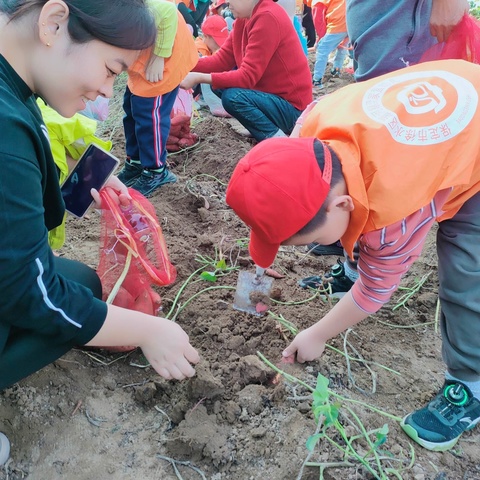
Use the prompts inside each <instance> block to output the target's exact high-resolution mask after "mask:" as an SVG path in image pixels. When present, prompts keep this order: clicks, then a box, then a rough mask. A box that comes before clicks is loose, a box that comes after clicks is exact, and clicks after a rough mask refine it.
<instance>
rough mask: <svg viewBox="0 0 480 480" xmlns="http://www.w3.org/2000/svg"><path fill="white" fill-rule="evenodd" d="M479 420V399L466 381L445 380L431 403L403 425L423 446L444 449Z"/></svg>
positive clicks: (403, 421) (406, 419) (449, 446)
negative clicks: (465, 383)
mask: <svg viewBox="0 0 480 480" xmlns="http://www.w3.org/2000/svg"><path fill="white" fill-rule="evenodd" d="M478 422H480V402H479V401H478V400H477V399H476V398H475V397H474V396H473V394H472V392H471V391H470V389H469V388H468V387H467V386H465V385H463V383H460V382H455V381H451V380H446V381H445V384H444V385H443V387H442V390H441V391H440V392H439V393H438V394H437V395H436V396H435V398H434V399H433V400H432V401H431V402H430V403H429V404H428V405H426V406H425V407H423V408H422V409H420V410H417V411H416V412H413V413H411V414H409V415H407V416H406V417H405V418H404V419H403V420H402V421H401V423H400V425H401V427H402V428H403V430H404V431H405V433H406V434H407V435H408V436H409V437H410V438H412V439H413V440H415V441H416V442H417V443H419V444H420V445H421V446H422V447H425V448H427V449H428V450H433V451H435V452H444V451H445V450H449V449H450V448H452V447H453V446H454V445H455V444H456V443H457V441H458V439H459V438H460V435H461V434H462V433H463V432H465V431H466V430H470V429H472V428H473V427H474V426H475V425H477V423H478Z"/></svg>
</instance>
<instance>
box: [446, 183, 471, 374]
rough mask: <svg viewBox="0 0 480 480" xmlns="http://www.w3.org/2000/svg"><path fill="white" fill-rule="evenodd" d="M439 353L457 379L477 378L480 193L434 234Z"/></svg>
mask: <svg viewBox="0 0 480 480" xmlns="http://www.w3.org/2000/svg"><path fill="white" fill-rule="evenodd" d="M437 253H438V277H439V289H438V294H439V297H440V303H441V307H442V311H441V318H440V326H441V331H442V340H443V344H442V354H443V360H444V361H445V363H446V365H447V368H448V371H449V373H450V374H451V375H453V376H455V377H457V378H458V379H460V380H465V381H476V380H480V193H477V194H476V195H475V196H474V197H472V198H471V199H470V200H469V201H468V202H466V203H465V204H464V205H463V207H462V208H461V209H460V211H459V212H458V213H457V214H456V215H455V216H454V217H453V218H452V219H450V220H447V221H445V222H441V223H440V224H439V230H438V234H437Z"/></svg>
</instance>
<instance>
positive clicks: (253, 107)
mask: <svg viewBox="0 0 480 480" xmlns="http://www.w3.org/2000/svg"><path fill="white" fill-rule="evenodd" d="M213 92H214V93H215V94H216V95H217V96H219V97H220V98H221V99H222V105H223V108H224V109H225V110H226V111H227V112H228V113H229V114H230V115H231V116H232V117H234V118H236V119H237V120H238V121H239V122H240V123H241V124H242V125H243V126H244V127H245V128H246V129H247V130H248V131H249V132H250V133H251V134H252V136H253V138H255V140H258V141H259V142H260V141H262V140H265V139H266V138H270V137H273V136H274V135H275V134H276V133H277V132H278V130H282V131H283V132H284V133H285V134H286V135H290V133H291V132H292V130H293V127H294V126H295V122H296V121H297V119H298V117H299V116H300V114H301V113H302V112H301V110H297V109H296V108H295V107H294V106H293V105H292V104H291V103H289V102H287V101H286V100H285V99H283V98H281V97H279V96H278V95H274V94H273V93H265V92H259V91H258V90H247V89H245V88H226V89H224V90H214V91H213Z"/></svg>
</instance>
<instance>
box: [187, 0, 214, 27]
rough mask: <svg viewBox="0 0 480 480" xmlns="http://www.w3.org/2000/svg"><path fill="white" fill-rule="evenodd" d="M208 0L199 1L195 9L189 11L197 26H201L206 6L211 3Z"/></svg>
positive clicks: (206, 9) (206, 10)
mask: <svg viewBox="0 0 480 480" xmlns="http://www.w3.org/2000/svg"><path fill="white" fill-rule="evenodd" d="M211 3H212V2H211V1H210V0H206V1H205V2H202V1H199V2H198V3H197V9H196V10H195V11H194V12H192V13H191V15H192V18H193V19H194V20H195V23H196V24H197V26H198V27H200V28H201V27H202V23H203V19H204V18H205V15H206V14H207V12H208V7H210V5H211Z"/></svg>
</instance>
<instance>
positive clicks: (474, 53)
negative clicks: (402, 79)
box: [420, 15, 480, 64]
mask: <svg viewBox="0 0 480 480" xmlns="http://www.w3.org/2000/svg"><path fill="white" fill-rule="evenodd" d="M455 58H456V59H460V60H467V61H468V62H471V63H477V64H480V22H479V21H478V20H477V19H476V18H475V17H472V16H471V15H464V16H463V18H462V20H461V21H460V23H459V24H458V25H456V26H455V27H454V28H453V30H452V32H451V33H450V35H449V37H448V39H447V40H446V41H445V42H441V43H437V44H436V45H434V46H433V47H431V48H429V49H428V50H427V51H426V52H425V53H424V54H423V55H422V58H421V59H420V62H429V61H433V60H449V59H455Z"/></svg>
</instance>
